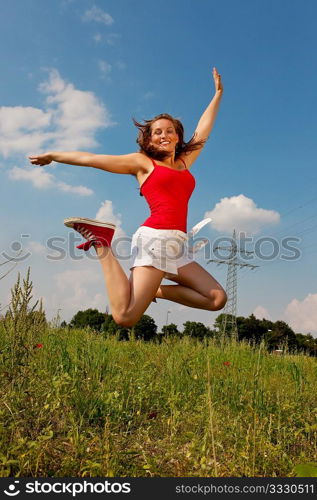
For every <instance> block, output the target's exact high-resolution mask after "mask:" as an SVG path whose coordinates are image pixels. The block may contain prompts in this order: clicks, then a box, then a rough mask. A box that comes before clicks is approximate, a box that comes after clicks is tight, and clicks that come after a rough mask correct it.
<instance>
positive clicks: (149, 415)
mask: <svg viewBox="0 0 317 500" xmlns="http://www.w3.org/2000/svg"><path fill="white" fill-rule="evenodd" d="M157 414H158V411H152V412H151V413H149V414H148V416H147V418H148V419H149V420H150V419H152V418H156V417H157Z"/></svg>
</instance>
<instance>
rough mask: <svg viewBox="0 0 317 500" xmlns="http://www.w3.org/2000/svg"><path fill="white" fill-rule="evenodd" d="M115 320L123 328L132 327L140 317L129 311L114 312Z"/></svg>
mask: <svg viewBox="0 0 317 500" xmlns="http://www.w3.org/2000/svg"><path fill="white" fill-rule="evenodd" d="M112 317H113V320H114V322H115V323H117V325H118V326H122V327H123V328H131V327H132V326H134V325H135V324H136V323H137V322H138V321H139V319H140V318H139V317H136V316H135V315H129V314H127V313H121V314H115V313H114V314H112Z"/></svg>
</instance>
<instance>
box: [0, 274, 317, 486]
mask: <svg viewBox="0 0 317 500" xmlns="http://www.w3.org/2000/svg"><path fill="white" fill-rule="evenodd" d="M32 288H33V286H32V282H31V281H30V278H29V273H28V275H27V277H26V279H25V280H23V281H22V283H21V281H20V278H19V279H18V281H17V283H16V284H15V286H14V287H13V289H12V299H11V302H10V308H9V310H8V311H7V313H6V314H5V316H3V317H2V318H0V380H1V385H0V476H1V477H7V476H11V477H12V476H16V477H26V476H27V477H64V476H73V477H74V476H77V477H96V476H99V477H100V476H101V477H102V476H104V477H109V476H130V477H137V476H152V477H153V476H182V477H189V476H197V477H210V476H215V477H217V476H218V477H221V476H222V477H232V476H235V477H242V476H246V477H250V476H266V477H274V476H275V477H281V476H295V475H315V472H316V468H314V467H310V468H308V469H307V467H306V469H305V467H304V469H303V465H304V466H306V464H309V463H314V462H315V461H316V457H317V418H316V417H317V391H316V386H317V360H316V358H314V357H308V356H305V355H303V354H298V355H294V354H292V355H290V354H287V353H285V354H283V355H282V356H274V355H272V354H269V353H268V351H267V350H266V348H265V346H264V345H263V344H262V345H260V346H257V347H252V346H251V345H249V344H247V343H245V342H240V343H237V342H235V341H228V342H226V343H225V344H224V345H220V343H219V342H218V341H217V339H209V340H208V341H205V342H200V341H198V340H195V339H192V338H190V337H184V338H177V339H176V338H174V339H173V338H166V339H163V341H162V342H161V343H156V342H144V341H140V340H135V339H134V338H133V334H132V336H131V338H130V340H129V341H119V340H118V339H117V338H116V337H115V336H111V337H109V336H108V337H107V336H105V334H104V335H102V334H100V333H99V334H98V333H95V332H94V331H90V330H87V329H86V330H78V329H77V330H76V329H69V328H60V327H59V326H58V321H57V322H56V324H54V323H53V324H50V325H48V324H47V323H46V320H45V315H44V313H43V311H42V308H41V304H40V305H39V306H38V304H37V303H35V304H34V305H33V306H32V307H31V302H32ZM300 469H301V472H300Z"/></svg>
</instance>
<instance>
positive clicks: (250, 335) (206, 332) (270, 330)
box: [61, 309, 317, 356]
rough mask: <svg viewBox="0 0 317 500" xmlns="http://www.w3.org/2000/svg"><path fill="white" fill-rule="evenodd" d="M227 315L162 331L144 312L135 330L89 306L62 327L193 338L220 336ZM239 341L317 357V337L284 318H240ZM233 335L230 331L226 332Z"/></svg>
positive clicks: (150, 337) (152, 337)
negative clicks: (211, 324)
mask: <svg viewBox="0 0 317 500" xmlns="http://www.w3.org/2000/svg"><path fill="white" fill-rule="evenodd" d="M223 316H224V314H223V313H222V314H220V315H219V316H217V318H216V320H215V324H214V327H213V328H210V327H208V326H206V325H204V324H203V323H200V322H197V321H186V322H185V323H184V324H183V330H182V331H180V330H179V329H178V327H177V325H175V324H174V323H171V324H168V325H164V326H163V327H162V329H161V331H160V332H158V328H157V325H156V324H155V321H154V319H153V318H152V317H151V316H148V315H147V314H144V315H143V316H142V317H141V319H140V320H139V322H138V323H137V324H136V325H135V326H134V327H133V329H129V328H123V327H120V326H118V325H117V324H116V323H115V322H114V320H113V318H112V316H111V314H108V313H101V312H99V311H98V310H97V309H86V310H84V311H78V312H77V313H76V314H75V315H74V317H73V318H72V320H71V321H70V323H69V324H67V323H66V322H65V321H63V322H62V323H61V327H64V328H66V327H68V328H86V327H90V328H91V329H93V330H95V331H96V332H99V333H101V334H103V335H116V336H117V338H118V339H119V340H129V338H131V335H133V336H134V338H135V339H138V340H144V341H149V340H157V339H159V340H160V339H162V338H164V337H174V338H177V337H178V338H181V337H185V336H188V337H192V338H195V339H198V340H203V339H206V338H219V337H220V334H221V325H222V321H223ZM237 328H238V340H244V339H245V340H247V341H250V342H252V343H254V344H258V343H260V342H261V341H262V340H265V342H266V345H267V347H268V349H269V350H270V351H273V350H276V349H288V351H290V352H295V351H303V352H305V353H307V354H309V355H311V356H317V338H314V337H313V336H312V335H311V334H306V335H305V334H303V333H295V332H294V331H293V330H292V328H291V327H290V326H289V325H288V324H287V323H285V322H284V321H275V322H273V321H269V320H267V319H261V320H260V319H258V318H256V317H255V316H254V315H253V314H251V316H249V317H247V318H245V317H243V316H238V317H237ZM225 334H226V336H227V337H229V336H230V332H229V331H227V332H225Z"/></svg>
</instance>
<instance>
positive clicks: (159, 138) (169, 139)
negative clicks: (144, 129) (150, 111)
mask: <svg viewBox="0 0 317 500" xmlns="http://www.w3.org/2000/svg"><path fill="white" fill-rule="evenodd" d="M178 141H179V137H178V135H177V133H176V130H175V127H174V124H173V122H171V121H170V120H167V119H166V118H161V119H160V120H156V121H155V122H154V123H152V126H151V141H150V144H152V145H153V146H155V147H157V148H158V149H159V150H160V151H166V152H167V153H175V149H176V145H177V143H178Z"/></svg>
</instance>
